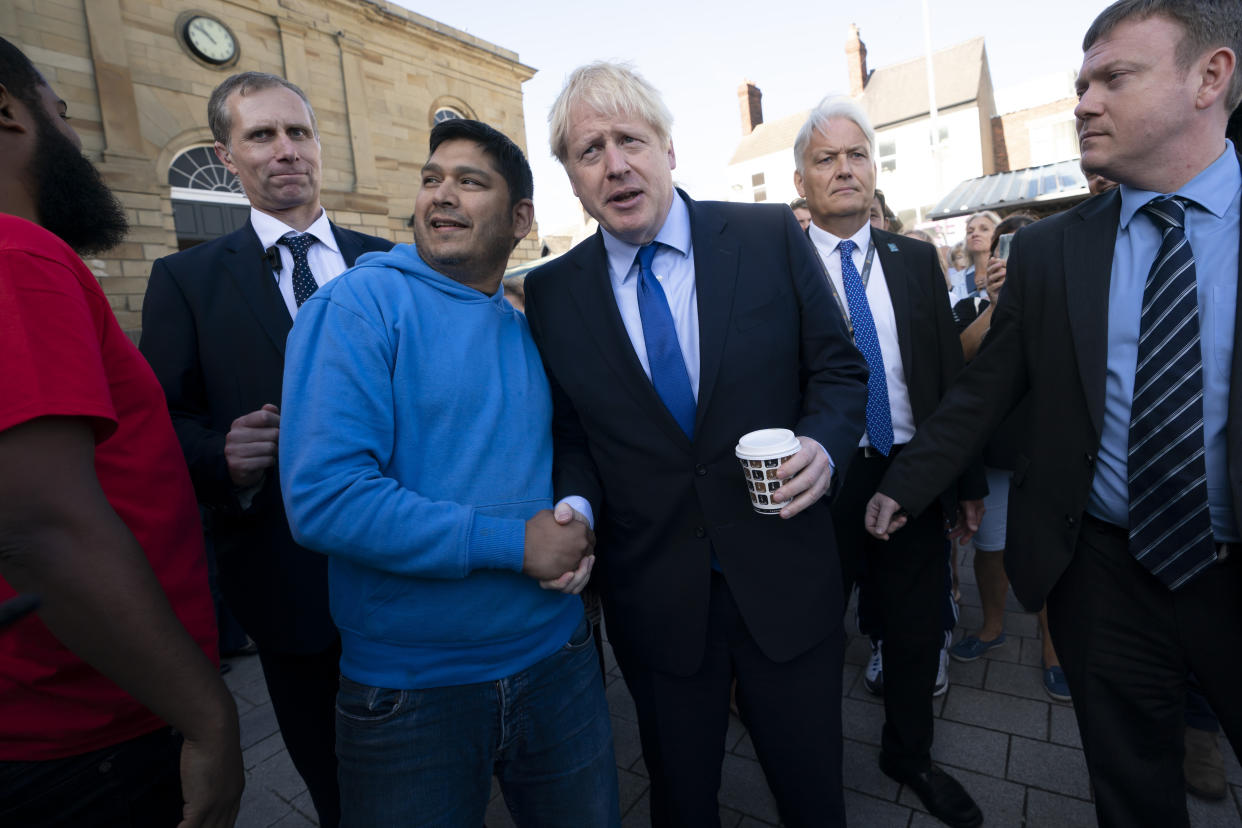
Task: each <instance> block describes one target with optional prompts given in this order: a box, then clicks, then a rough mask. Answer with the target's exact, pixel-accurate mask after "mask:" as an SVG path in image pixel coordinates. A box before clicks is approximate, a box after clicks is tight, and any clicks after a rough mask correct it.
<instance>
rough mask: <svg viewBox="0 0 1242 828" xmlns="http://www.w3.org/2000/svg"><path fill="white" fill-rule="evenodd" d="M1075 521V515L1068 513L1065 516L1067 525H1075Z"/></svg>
mask: <svg viewBox="0 0 1242 828" xmlns="http://www.w3.org/2000/svg"><path fill="white" fill-rule="evenodd" d="M1074 523H1075V521H1074V516H1073V515H1066V516H1065V525H1066V526H1073V525H1074Z"/></svg>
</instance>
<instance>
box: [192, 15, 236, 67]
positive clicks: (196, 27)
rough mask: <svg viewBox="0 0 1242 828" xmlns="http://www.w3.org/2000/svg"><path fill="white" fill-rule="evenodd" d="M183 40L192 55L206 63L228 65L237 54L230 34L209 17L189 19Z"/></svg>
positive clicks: (221, 24) (217, 21)
mask: <svg viewBox="0 0 1242 828" xmlns="http://www.w3.org/2000/svg"><path fill="white" fill-rule="evenodd" d="M185 40H186V43H187V44H188V45H189V47H190V49H191V50H192V51H193V52H194V54H196V55H198V56H199V57H200V58H202V59H203V60H205V61H207V62H208V63H218V64H221V63H228V62H229V61H230V60H232V59H233V56H234V55H236V54H237V41H235V40H234V39H233V34H232V32H230V31H229V30H228V29H226V28H225V27H224V24H223V23H221V22H220V21H219V20H213V19H212V18H210V17H191V18H190V22H189V23H187V24H186V26H185Z"/></svg>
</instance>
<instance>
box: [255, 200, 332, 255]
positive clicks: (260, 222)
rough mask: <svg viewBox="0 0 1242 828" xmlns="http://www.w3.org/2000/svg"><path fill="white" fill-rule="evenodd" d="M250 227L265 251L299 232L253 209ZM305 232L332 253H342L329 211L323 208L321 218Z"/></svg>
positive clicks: (320, 210) (320, 212)
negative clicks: (329, 219) (329, 217)
mask: <svg viewBox="0 0 1242 828" xmlns="http://www.w3.org/2000/svg"><path fill="white" fill-rule="evenodd" d="M250 226H251V227H253V228H254V232H255V235H257V236H258V237H259V244H261V245H263V249H264V250H266V249H267V248H269V247H271V246H272V245H274V244H275V243H276V242H277V241H279V240H280V239H283V238H284V237H285V236H287V235H289V234H290V233H297V232H298V231H297V230H294V229H293V228H292V227H290V226H289V225H287V224H285V223H284V222H283V221H281V220H280V219H278V218H276V217H274V216H269V215H268V214H267V213H264V212H261V211H259V210H256V209H255V208H253V207H251V208H250ZM305 232H307V233H310V234H311V235H312V236H314V237H315V240H316V241H318V242H319V243H320V244H323V245H327V247H328V249H329V250H331V251H332V252H334V253H340V252H341V248H340V247H339V246H338V245H337V243H336V234H335V233H333V232H332V222H330V221H328V211H327V210H325V209H323V208H322V207H320V208H319V218H317V219H315V221H314V222H313V223H312V224H311V226H310V227H307V228H306V231H305Z"/></svg>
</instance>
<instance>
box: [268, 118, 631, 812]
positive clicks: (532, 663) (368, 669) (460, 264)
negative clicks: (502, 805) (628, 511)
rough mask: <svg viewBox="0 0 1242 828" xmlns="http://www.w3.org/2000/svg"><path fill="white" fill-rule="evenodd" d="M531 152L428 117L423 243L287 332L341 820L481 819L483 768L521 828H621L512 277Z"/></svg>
mask: <svg viewBox="0 0 1242 828" xmlns="http://www.w3.org/2000/svg"><path fill="white" fill-rule="evenodd" d="M532 191H533V183H532V179H531V173H530V167H529V165H528V164H527V163H526V158H525V156H524V155H523V154H522V151H521V150H520V149H518V147H517V146H516V145H515V144H514V143H513V142H512V141H510V140H509V139H508V138H506V137H505V136H504V135H502V134H501V133H499V132H497V131H496V130H495V129H493V128H491V127H489V126H487V125H486V124H482V123H479V122H477V121H470V120H463V119H454V120H450V121H445V122H443V123H441V124H437V125H436V126H435V128H433V129H432V131H431V142H430V157H429V158H428V159H427V162H426V163H425V164H424V165H423V169H422V186H421V188H420V189H419V191H418V195H417V198H416V200H415V203H414V222H413V229H414V239H415V246H410V245H398V246H397V247H395V248H393V250H392V251H391V252H389V253H384V254H372V255H369V256H366V257H364V258H363V259H362V260H360V261H359V263H358V265H357V266H356V267H354V268H353V269H352V270H350V271H349V272H347V273H346V274H344V275H343V276H341V277H340V278H339V279H337V280H336V281H335V282H333V283H331V284H330V285H327V286H325V287H324V288H323V289H322V290H320V291H319V292H318V293H317V294H315V296H314V297H312V298H311V300H310V301H309V302H307V303H306V305H305V306H304V307H303V313H302V317H301V318H300V319H299V320H298V324H297V325H296V326H294V329H293V333H292V335H291V336H290V338H289V359H288V364H287V366H286V370H285V393H284V411H285V414H284V417H285V427H284V430H285V434H284V437H283V439H282V440H281V447H280V460H281V466H282V467H283V469H284V475H283V477H282V486H283V488H284V495H285V503H286V505H287V507H288V510H289V517H290V525H291V526H292V528H293V531H294V535H295V537H297V538H298V539H299V541H300V542H302V543H304V544H306V545H307V546H308V547H310V548H312V549H316V550H318V551H320V552H323V553H325V554H327V555H328V558H329V561H330V564H329V566H330V570H331V579H330V583H331V593H332V611H333V618H334V619H335V620H336V623H337V625H338V627H339V628H340V630H341V639H342V649H343V652H342V657H341V689H340V694H339V697H338V701H337V709H338V714H337V752H338V755H339V756H340V779H341V804H342V807H341V815H342V821H343V823H344V824H345V825H346V826H358V827H359V828H382V827H383V826H408V825H416V826H421V825H428V826H431V825H436V826H439V825H461V826H475V825H479V824H481V823H482V822H483V815H484V811H485V810H486V807H487V800H488V794H489V792H490V786H491V780H492V776H493V774H495V776H496V777H498V779H499V781H500V788H501V791H502V792H503V793H504V797H505V801H506V802H507V803H508V805H509V808H510V811H511V812H512V814H513V817H514V819H515V820H516V821H517V823H518V824H519V825H521V826H531V828H535V827H536V826H537V827H538V828H614V826H617V825H619V822H620V814H619V810H618V802H617V779H616V768H615V765H614V758H613V752H612V735H611V727H610V723H609V719H608V707H607V703H606V702H605V700H604V691H603V684H602V682H601V678H600V671H599V669H598V667H597V665H596V659H595V649H594V647H593V646H592V639H591V630H590V626H589V625H588V624H587V622H586V618H585V616H584V614H583V608H582V601H581V600H580V599H579V598H578V597H577V593H579V592H580V591H581V589H582V587H583V586H584V585H585V584H586V579H587V577H588V576H589V575H590V571H591V566H592V564H593V562H594V556H593V555H592V554H591V550H592V548H593V546H594V535H593V534H592V532H591V530H590V528H589V527H588V526H587V524H586V522H585V519H584V518H582V516H581V515H578V516H577V518H578V519H575V516H574V515H573V512H572V510H571V508H570V507H569V506H568V505H564V504H561V505H558V506H557V508H556V511H555V513H554V512H553V510H552V509H551V507H552V434H551V419H552V401H551V398H550V395H549V389H548V381H547V378H546V377H545V376H544V372H543V366H542V365H541V364H540V361H539V354H538V352H537V351H536V350H535V345H534V342H533V341H532V340H531V337H530V330H529V328H528V327H527V324H526V318H525V317H524V316H522V314H520V313H518V312H517V311H515V310H514V309H513V307H512V306H511V305H510V304H509V302H508V301H507V300H506V299H505V298H504V292H503V289H502V288H501V278H502V276H503V275H504V270H505V263H506V262H507V261H508V258H509V255H510V254H511V253H512V252H513V249H514V247H515V246H516V245H517V243H518V242H519V241H521V240H522V239H523V238H525V236H526V234H527V233H529V232H530V228H531V224H532V222H533V219H534V205H533V204H532V203H531V195H532Z"/></svg>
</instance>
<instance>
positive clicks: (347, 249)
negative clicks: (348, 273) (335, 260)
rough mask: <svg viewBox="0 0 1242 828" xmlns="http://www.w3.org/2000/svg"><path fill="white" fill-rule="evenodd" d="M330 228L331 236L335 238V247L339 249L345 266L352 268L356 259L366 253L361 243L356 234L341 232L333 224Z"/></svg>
mask: <svg viewBox="0 0 1242 828" xmlns="http://www.w3.org/2000/svg"><path fill="white" fill-rule="evenodd" d="M331 226H332V235H333V236H335V237H336V246H337V247H339V248H340V249H341V258H342V259H344V260H345V266H346V267H353V266H354V262H356V261H357V260H358V257H359V256H361V255H362V254H363V253H364V252H366V251H364V250H363V249H362V241H361V240H360V239H359V238H358V235H357V234H356V233H350V232H348V231H346V230H342V229H341V228H340V227H337V226H336V225H335V224H332V225H331Z"/></svg>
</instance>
